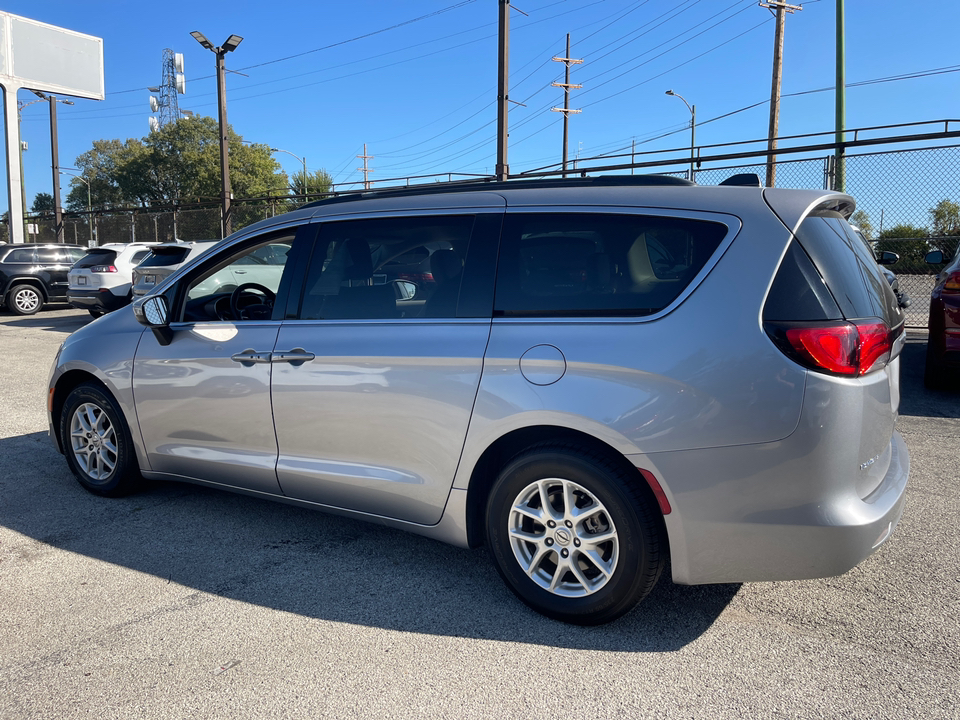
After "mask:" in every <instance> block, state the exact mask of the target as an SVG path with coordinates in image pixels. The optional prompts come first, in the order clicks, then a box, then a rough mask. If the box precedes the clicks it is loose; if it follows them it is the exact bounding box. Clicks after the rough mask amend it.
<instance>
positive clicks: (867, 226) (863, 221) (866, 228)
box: [850, 210, 873, 240]
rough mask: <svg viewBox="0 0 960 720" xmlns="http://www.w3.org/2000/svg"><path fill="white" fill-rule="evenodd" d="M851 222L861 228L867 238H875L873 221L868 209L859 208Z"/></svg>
mask: <svg viewBox="0 0 960 720" xmlns="http://www.w3.org/2000/svg"><path fill="white" fill-rule="evenodd" d="M850 223H851V224H852V225H856V226H857V227H858V228H860V232H862V233H863V236H864V237H865V238H866V239H867V240H873V223H871V222H870V216H869V215H868V214H867V211H866V210H857V211H856V212H855V213H854V214H853V215H852V216H851V217H850Z"/></svg>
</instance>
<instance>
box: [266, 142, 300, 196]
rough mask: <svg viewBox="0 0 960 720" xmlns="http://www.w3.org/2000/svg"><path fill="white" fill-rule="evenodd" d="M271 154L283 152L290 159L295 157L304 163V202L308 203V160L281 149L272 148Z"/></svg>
mask: <svg viewBox="0 0 960 720" xmlns="http://www.w3.org/2000/svg"><path fill="white" fill-rule="evenodd" d="M270 152H282V153H286V154H287V155H289V156H290V157H295V158H296V159H297V160H299V161H300V162H302V163H303V201H304V202H306V201H307V158H306V157H300V156H299V155H294V154H293V153H292V152H290V151H289V150H282V149H281V148H270Z"/></svg>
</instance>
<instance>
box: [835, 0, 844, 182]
mask: <svg viewBox="0 0 960 720" xmlns="http://www.w3.org/2000/svg"><path fill="white" fill-rule="evenodd" d="M844 42H845V41H844V20H843V0H837V87H836V92H837V136H836V139H837V171H836V175H835V176H834V177H835V180H834V183H835V186H834V189H835V190H838V191H840V192H846V185H847V172H846V167H845V166H846V162H845V160H846V159H845V158H844V149H843V141H844V136H843V131H844V127H845V126H846V124H847V101H846V88H847V78H846V69H845V62H844V55H845V52H846V50H845V46H844Z"/></svg>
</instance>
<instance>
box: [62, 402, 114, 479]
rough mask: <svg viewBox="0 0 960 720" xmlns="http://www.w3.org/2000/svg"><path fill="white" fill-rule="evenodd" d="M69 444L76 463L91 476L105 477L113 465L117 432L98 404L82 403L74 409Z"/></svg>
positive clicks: (110, 471)
mask: <svg viewBox="0 0 960 720" xmlns="http://www.w3.org/2000/svg"><path fill="white" fill-rule="evenodd" d="M70 446H71V448H72V450H73V457H74V458H76V460H77V464H78V465H80V468H81V469H82V470H83V472H85V473H86V474H87V475H89V476H90V477H91V478H92V479H93V480H106V479H107V478H108V477H110V475H111V473H113V471H114V469H115V468H116V467H117V433H116V430H115V429H114V427H113V423H111V422H110V418H109V417H107V413H106V412H104V410H103V408H101V407H100V406H99V405H94V404H93V403H84V404H83V405H81V406H80V407H78V408H77V409H76V410H74V412H73V418H71V420H70Z"/></svg>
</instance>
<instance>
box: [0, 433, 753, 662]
mask: <svg viewBox="0 0 960 720" xmlns="http://www.w3.org/2000/svg"><path fill="white" fill-rule="evenodd" d="M0 458H3V460H0V493H2V495H0V496H2V497H3V498H4V502H3V503H2V504H0V525H3V526H4V527H6V528H9V529H10V530H13V531H15V532H17V533H20V534H21V535H22V536H25V537H24V538H22V541H23V543H24V546H23V547H22V548H18V547H13V548H10V547H9V546H8V547H7V548H5V552H4V554H5V555H7V556H11V555H12V560H11V561H10V562H9V563H5V565H6V567H5V572H6V577H7V578H8V581H9V580H11V579H12V580H13V581H14V582H15V581H16V577H17V572H16V566H17V564H18V563H20V562H32V561H33V560H32V559H31V558H36V557H42V556H43V555H44V554H46V553H49V552H51V548H55V549H57V550H60V551H66V552H69V553H77V554H80V555H83V556H85V557H88V558H93V559H95V560H98V561H102V562H104V563H110V564H112V565H115V566H120V567H124V568H129V569H130V570H133V571H135V572H136V573H144V574H146V575H149V576H152V577H153V578H154V579H160V580H161V581H162V582H163V583H165V584H166V583H176V584H178V585H179V586H181V587H183V588H186V589H188V590H193V591H196V592H194V593H190V592H187V593H185V595H188V596H191V597H192V596H193V595H197V597H198V602H199V601H200V600H202V599H203V597H204V595H205V594H206V595H212V596H219V597H223V598H229V599H233V600H239V601H242V602H244V603H251V604H255V605H259V606H262V607H267V608H272V609H276V610H280V611H283V612H290V613H296V614H299V615H302V616H306V617H315V618H318V619H322V620H328V621H333V622H342V623H354V624H358V625H363V626H370V627H379V628H384V629H390V630H397V631H402V632H414V633H427V634H434V635H444V636H453V637H469V638H480V639H486V640H503V641H507V642H526V643H531V644H537V645H544V646H550V647H560V648H578V649H589V650H613V651H619V652H664V651H671V650H679V649H680V648H683V647H684V646H686V645H688V644H689V643H691V642H693V641H695V640H696V639H697V638H699V637H700V636H701V635H703V633H705V632H706V631H707V629H708V628H709V627H710V626H711V625H712V624H713V623H714V621H716V619H717V618H718V617H719V615H720V613H721V612H723V610H724V608H726V607H727V605H728V604H729V603H730V602H731V600H732V599H733V597H734V596H735V595H736V593H737V591H738V590H739V587H740V586H739V585H706V586H698V587H684V586H679V585H674V584H673V583H672V582H671V581H670V578H669V569H668V570H667V571H666V572H665V574H664V577H662V578H661V581H660V583H659V584H658V586H657V587H656V589H655V590H654V591H653V593H652V594H651V595H650V596H649V597H648V598H647V599H646V600H645V601H644V602H643V603H641V604H640V605H639V606H638V607H637V608H636V609H635V610H634V611H633V612H631V613H630V614H628V615H627V616H626V617H624V618H621V619H620V620H617V621H615V622H613V623H610V624H608V625H605V626H600V627H593V628H581V627H575V626H571V625H566V624H564V623H560V622H556V621H553V620H550V619H547V618H545V617H542V616H540V615H538V614H537V613H535V612H533V611H532V610H530V609H528V608H527V607H526V606H525V605H523V604H522V603H520V602H519V601H518V600H517V599H516V598H515V597H514V596H513V595H512V594H511V593H510V592H509V590H507V588H506V586H505V585H504V584H503V583H502V582H501V580H500V577H499V575H498V574H497V572H496V569H495V568H494V566H493V563H492V560H491V559H490V558H489V556H488V555H487V553H486V551H485V550H482V549H481V550H464V549H460V548H456V547H452V546H449V545H445V544H443V543H440V542H437V541H434V540H429V539H426V538H422V537H418V536H415V535H410V534H408V533H404V532H401V531H399V530H393V529H391V528H385V527H381V526H379V525H373V524H368V523H363V522H360V521H357V520H353V519H349V518H342V517H336V516H331V515H326V514H323V513H320V512H314V511H311V510H306V509H302V508H297V507H292V506H289V505H284V504H280V503H273V502H269V501H264V500H259V499H256V498H250V497H246V496H241V495H236V494H233V493H228V492H220V491H216V490H211V489H207V488H203V487H198V486H193V485H181V484H176V483H169V484H167V483H157V484H151V485H149V486H148V487H147V488H146V489H145V490H144V491H142V492H140V493H138V494H136V495H132V496H130V497H127V498H122V499H116V500H111V499H105V498H99V497H95V496H93V495H90V494H89V493H87V492H86V491H84V490H83V489H82V488H81V487H80V485H79V484H78V483H77V482H76V481H75V480H74V478H73V476H72V475H71V474H70V472H69V470H68V469H67V465H66V462H65V461H64V459H63V458H62V457H61V456H60V455H59V454H58V453H57V451H56V449H55V448H54V446H53V443H52V442H51V440H50V439H49V438H48V437H47V435H46V434H45V433H33V434H29V435H22V436H15V437H8V438H4V439H2V440H0ZM92 567H96V565H93V566H92ZM103 577H104V578H107V577H111V573H109V572H105V573H104V575H103ZM86 581H87V582H85V583H84V584H88V583H97V582H98V579H97V578H96V577H95V576H94V577H89V578H86ZM104 582H106V580H104ZM130 582H131V583H134V582H139V580H138V579H137V578H136V577H134V576H131V577H130ZM143 582H144V583H145V584H146V585H147V586H149V584H150V583H151V582H154V583H155V582H156V581H155V580H151V579H150V578H146V579H144V580H143ZM60 591H61V592H62V589H61V590H60ZM68 591H69V590H68ZM125 592H128V593H129V592H130V590H129V588H127V589H126V590H125ZM77 593H78V596H80V595H81V593H82V590H81V588H79V587H78V588H77ZM143 596H144V597H146V598H151V597H153V596H151V594H150V591H149V589H147V588H146V587H145V588H144V590H143ZM148 602H149V601H148ZM144 611H145V612H149V611H151V609H149V608H144Z"/></svg>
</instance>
